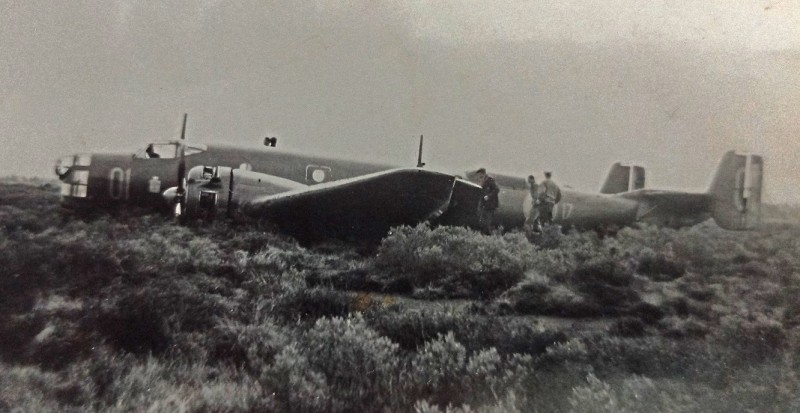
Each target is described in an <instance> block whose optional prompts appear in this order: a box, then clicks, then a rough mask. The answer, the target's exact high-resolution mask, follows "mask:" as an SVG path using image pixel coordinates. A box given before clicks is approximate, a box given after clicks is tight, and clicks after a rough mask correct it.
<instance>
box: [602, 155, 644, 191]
mask: <svg viewBox="0 0 800 413" xmlns="http://www.w3.org/2000/svg"><path fill="white" fill-rule="evenodd" d="M644 182H645V181H644V168H643V167H641V166H639V165H623V164H621V163H620V162H617V163H615V164H613V165H611V169H609V170H608V175H607V176H606V180H605V182H603V186H602V187H600V193H601V194H619V193H622V192H628V191H635V190H637V189H642V188H644Z"/></svg>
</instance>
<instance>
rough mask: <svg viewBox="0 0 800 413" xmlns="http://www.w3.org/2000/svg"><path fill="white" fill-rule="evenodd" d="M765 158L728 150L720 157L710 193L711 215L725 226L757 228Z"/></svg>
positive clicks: (738, 228)
mask: <svg viewBox="0 0 800 413" xmlns="http://www.w3.org/2000/svg"><path fill="white" fill-rule="evenodd" d="M763 172H764V159H763V158H762V157H761V156H759V155H753V154H739V153H736V152H735V151H728V152H727V153H726V154H725V156H723V158H722V161H720V164H719V167H717V172H716V174H714V179H713V180H712V181H711V187H710V188H709V193H710V195H711V197H712V204H711V216H712V217H713V218H714V221H715V222H716V223H717V225H719V226H720V227H722V228H725V229H730V230H746V229H754V228H756V227H757V226H758V224H759V223H760V220H761V188H762V181H763Z"/></svg>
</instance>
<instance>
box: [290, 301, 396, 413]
mask: <svg viewBox="0 0 800 413" xmlns="http://www.w3.org/2000/svg"><path fill="white" fill-rule="evenodd" d="M302 343H303V346H302V349H303V352H304V354H305V355H306V357H307V358H308V363H309V365H310V366H311V368H312V370H315V371H319V372H320V373H321V374H322V376H323V377H325V380H326V381H327V382H328V383H331V384H332V385H334V383H335V386H336V387H335V393H334V394H335V398H336V400H337V403H336V404H337V405H341V409H342V410H345V411H378V410H381V409H383V408H387V407H391V406H392V405H393V404H394V403H395V401H394V400H392V398H391V397H390V396H391V395H392V394H393V392H394V391H395V390H396V388H395V386H397V377H396V373H397V368H398V345H397V344H395V343H392V342H391V341H390V340H389V339H388V338H386V337H381V336H380V335H378V333H376V332H375V331H374V330H372V329H370V328H369V327H368V326H367V324H366V323H365V322H364V319H363V317H362V316H361V315H360V314H355V315H351V316H349V317H347V318H338V317H333V318H330V319H328V318H321V319H319V320H317V322H316V323H315V324H314V327H313V328H311V329H310V330H309V331H308V332H307V333H306V334H305V335H304V337H303V340H302ZM333 410H339V409H338V408H336V409H333Z"/></svg>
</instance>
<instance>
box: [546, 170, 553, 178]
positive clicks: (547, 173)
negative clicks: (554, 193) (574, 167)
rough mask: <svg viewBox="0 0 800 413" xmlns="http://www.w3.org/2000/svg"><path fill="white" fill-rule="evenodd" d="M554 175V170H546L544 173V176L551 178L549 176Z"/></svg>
mask: <svg viewBox="0 0 800 413" xmlns="http://www.w3.org/2000/svg"><path fill="white" fill-rule="evenodd" d="M552 175H553V173H552V172H550V171H546V172H545V173H544V177H545V178H549V177H550V176H552Z"/></svg>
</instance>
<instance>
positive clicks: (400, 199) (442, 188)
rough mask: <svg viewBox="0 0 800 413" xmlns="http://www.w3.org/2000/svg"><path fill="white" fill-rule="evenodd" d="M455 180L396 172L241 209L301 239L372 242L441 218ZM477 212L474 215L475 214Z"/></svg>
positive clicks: (274, 197)
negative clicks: (399, 229)
mask: <svg viewBox="0 0 800 413" xmlns="http://www.w3.org/2000/svg"><path fill="white" fill-rule="evenodd" d="M457 181H459V180H457V179H456V178H455V177H454V176H452V175H448V174H443V173H438V172H432V171H426V170H422V169H393V170H388V171H383V172H378V173H374V174H369V175H363V176H360V177H356V178H351V179H345V180H340V181H333V182H329V183H325V184H319V185H315V186H311V187H307V188H301V189H296V190H291V191H287V192H282V193H278V194H272V195H264V196H259V197H254V198H252V199H250V200H248V201H244V202H242V203H241V204H240V205H239V206H238V210H239V212H240V213H241V214H243V215H246V216H248V217H252V218H257V219H266V220H269V221H270V222H272V223H274V224H276V225H277V226H278V227H279V228H280V229H281V230H282V231H285V232H287V233H290V234H292V235H294V236H297V237H299V238H302V239H307V240H308V239H311V240H315V239H321V238H328V237H336V238H345V239H364V240H374V239H379V238H380V237H382V236H384V235H385V234H386V232H387V231H388V230H389V228H391V227H392V226H396V225H403V224H406V225H414V224H417V223H419V222H423V221H426V220H431V219H434V218H438V217H439V216H441V215H442V214H443V213H444V212H445V211H447V209H448V207H449V205H450V201H451V199H452V195H453V190H454V186H455V185H456V183H457ZM473 211H474V210H473Z"/></svg>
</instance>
